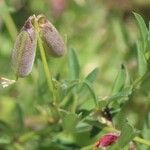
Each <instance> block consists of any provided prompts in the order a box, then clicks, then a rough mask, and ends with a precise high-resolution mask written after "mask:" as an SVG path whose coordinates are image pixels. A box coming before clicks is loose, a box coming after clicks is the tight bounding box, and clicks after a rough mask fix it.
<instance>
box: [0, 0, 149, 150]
mask: <svg viewBox="0 0 150 150" xmlns="http://www.w3.org/2000/svg"><path fill="white" fill-rule="evenodd" d="M5 2H6V4H7V7H8V10H9V12H10V14H11V16H12V18H13V21H14V23H15V25H16V26H17V29H18V31H19V30H20V29H21V28H22V26H23V24H24V22H25V20H26V19H27V18H28V17H29V16H30V15H33V14H35V15H38V14H44V15H46V16H47V18H48V19H49V20H50V21H51V22H52V23H53V24H54V25H55V27H56V28H57V29H58V31H59V32H60V34H61V35H62V37H63V39H64V40H65V42H66V45H67V48H74V49H75V50H76V53H77V55H78V59H79V62H80V66H81V74H80V76H81V78H82V77H84V76H86V75H87V74H88V73H89V72H91V71H92V70H93V69H94V68H96V67H98V68H99V73H98V76H97V79H96V82H94V90H95V92H96V94H97V95H98V96H99V97H104V96H107V95H109V93H110V92H111V89H112V86H113V82H114V81H115V78H116V75H117V73H118V70H119V68H120V65H121V64H124V65H125V66H126V67H127V69H128V71H129V73H130V75H131V78H132V79H133V80H134V79H135V78H136V76H137V52H136V45H135V44H136V41H137V39H139V30H138V28H137V24H136V21H135V18H134V16H133V13H132V12H137V13H139V14H141V15H142V16H143V18H144V19H145V21H146V24H147V26H148V21H149V20H150V1H149V0H6V1H5ZM0 6H2V7H0V8H1V9H0V76H2V77H6V78H10V79H15V76H14V73H13V71H12V68H11V63H10V62H11V61H10V60H11V51H12V49H13V45H14V40H15V39H12V37H11V35H10V33H9V31H8V29H7V26H6V24H5V21H4V19H3V18H5V19H7V18H6V17H7V16H5V15H6V14H5V13H4V12H5V11H6V10H5V8H4V7H3V0H0ZM36 55H37V58H36V60H35V64H34V68H33V70H32V73H31V75H29V76H28V77H27V78H25V79H19V81H18V82H17V83H16V84H14V85H12V86H10V87H8V88H5V89H3V88H0V120H1V122H2V123H1V125H0V126H2V127H1V131H0V135H4V136H5V137H6V138H5V139H1V138H0V143H1V140H6V143H7V140H8V139H9V138H10V136H9V134H11V132H14V130H15V136H16V137H17V136H18V134H19V133H20V131H22V126H25V127H26V128H27V129H29V130H30V128H37V129H40V128H42V126H43V122H46V121H45V120H46V119H45V118H46V117H45V118H44V117H43V116H46V115H45V114H47V111H49V110H48V108H47V105H48V103H49V98H48V94H47V84H46V81H45V76H44V73H43V69H42V64H41V62H40V55H39V52H38V50H37V54H36ZM67 56H68V54H67V52H66V55H65V56H64V57H63V58H61V59H53V58H49V59H48V62H49V66H50V68H51V71H52V73H53V76H54V77H55V78H59V79H61V80H63V81H65V80H67V79H68V64H67V63H68V61H67V60H68V57H67ZM149 89H150V84H149V82H148V81H147V83H146V84H144V85H143V88H142V91H137V92H136V93H135V94H134V97H133V98H132V101H131V102H129V104H128V105H127V109H126V113H127V114H128V118H129V120H131V122H132V123H133V124H134V125H135V126H136V127H137V128H138V129H142V128H143V124H144V122H143V120H144V119H145V115H146V114H147V110H148V107H149V98H150V92H149ZM43 108H44V109H43ZM141 108H142V111H141ZM22 116H23V117H22ZM41 116H42V117H41ZM20 118H23V119H20ZM9 126H10V127H9ZM9 130H10V131H9ZM12 130H13V131H12ZM6 132H8V134H6V135H5V133H6ZM45 132H48V131H45ZM13 138H14V140H15V137H13ZM34 138H35V139H36V138H37V137H34ZM35 141H36V140H35ZM30 142H31V143H32V141H30ZM30 142H29V143H28V145H27V147H28V146H29V147H28V148H26V149H29V150H30V149H34V146H35V145H37V143H36V142H35V143H34V140H33V145H32V144H31V143H30ZM47 142H48V140H43V143H45V145H46V144H47ZM32 146H33V147H32ZM16 147H19V146H18V145H17V146H16ZM31 147H32V148H31ZM3 148H4V147H2V150H3ZM10 149H11V148H10ZM18 149H19V148H18ZM20 149H21V148H20ZM35 149H36V148H35ZM41 149H42V148H41Z"/></svg>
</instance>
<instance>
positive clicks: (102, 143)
mask: <svg viewBox="0 0 150 150" xmlns="http://www.w3.org/2000/svg"><path fill="white" fill-rule="evenodd" d="M118 138H119V134H117V133H108V134H106V135H104V136H102V137H101V138H100V139H99V141H97V142H96V147H97V148H105V147H108V146H110V145H112V144H114V143H115V142H116V141H117V140H118Z"/></svg>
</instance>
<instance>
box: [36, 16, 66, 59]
mask: <svg viewBox="0 0 150 150" xmlns="http://www.w3.org/2000/svg"><path fill="white" fill-rule="evenodd" d="M37 19H38V24H39V28H40V35H41V38H42V40H43V43H44V46H45V49H46V50H47V52H48V53H49V54H50V55H52V56H54V57H60V56H62V55H64V52H65V44H64V41H63V39H62V37H61V36H60V34H59V33H58V31H57V29H56V28H55V27H54V26H53V25H52V24H51V23H50V22H49V21H48V20H47V18H46V17H45V16H44V15H38V16H37Z"/></svg>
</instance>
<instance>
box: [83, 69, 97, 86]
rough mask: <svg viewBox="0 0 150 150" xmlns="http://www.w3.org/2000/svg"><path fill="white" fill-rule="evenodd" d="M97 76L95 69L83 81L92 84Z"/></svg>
mask: <svg viewBox="0 0 150 150" xmlns="http://www.w3.org/2000/svg"><path fill="white" fill-rule="evenodd" d="M97 74H98V68H95V69H94V70H92V71H91V72H90V73H89V74H88V75H87V76H86V78H85V80H86V81H88V82H90V83H92V82H93V81H94V80H95V79H96V77H97Z"/></svg>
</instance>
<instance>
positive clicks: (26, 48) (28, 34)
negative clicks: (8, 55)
mask: <svg viewBox="0 0 150 150" xmlns="http://www.w3.org/2000/svg"><path fill="white" fill-rule="evenodd" d="M33 19H34V18H33V16H30V17H29V18H28V19H27V21H26V22H25V24H24V26H23V28H22V29H21V32H20V33H19V35H18V36H17V39H16V42H15V45H14V49H13V51H12V67H13V69H14V71H15V73H16V76H17V78H18V77H25V76H27V75H28V74H29V73H30V72H31V70H32V66H33V63H34V59H35V51H36V44H37V36H36V31H35V29H34V27H33V25H32V21H33Z"/></svg>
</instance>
